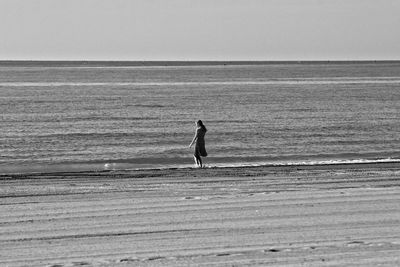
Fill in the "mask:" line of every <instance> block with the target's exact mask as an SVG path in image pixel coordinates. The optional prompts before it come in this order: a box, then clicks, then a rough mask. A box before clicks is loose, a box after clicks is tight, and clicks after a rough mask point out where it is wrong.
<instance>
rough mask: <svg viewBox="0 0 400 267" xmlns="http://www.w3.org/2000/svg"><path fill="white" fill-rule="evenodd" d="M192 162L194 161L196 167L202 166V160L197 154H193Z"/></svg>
mask: <svg viewBox="0 0 400 267" xmlns="http://www.w3.org/2000/svg"><path fill="white" fill-rule="evenodd" d="M194 162H195V163H196V165H197V167H202V162H201V158H200V156H199V155H194Z"/></svg>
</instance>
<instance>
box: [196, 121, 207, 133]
mask: <svg viewBox="0 0 400 267" xmlns="http://www.w3.org/2000/svg"><path fill="white" fill-rule="evenodd" d="M197 124H198V125H199V126H200V127H201V129H203V131H205V132H207V128H206V126H204V124H203V122H202V121H201V120H198V121H197Z"/></svg>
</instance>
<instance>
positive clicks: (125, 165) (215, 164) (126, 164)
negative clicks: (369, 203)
mask: <svg viewBox="0 0 400 267" xmlns="http://www.w3.org/2000/svg"><path fill="white" fill-rule="evenodd" d="M380 163H400V158H391V157H389V158H375V159H367V158H358V159H322V160H318V159H316V160H286V161H279V160H277V161H264V160H254V161H251V160H248V161H223V160H222V161H218V160H215V159H214V160H207V159H206V163H205V167H206V168H245V167H266V168H267V167H284V166H292V167H295V166H299V167H301V166H304V167H306V166H329V165H355V164H380ZM189 168H194V165H193V163H192V160H191V159H190V158H180V159H179V161H177V159H176V158H170V159H168V158H167V159H164V160H161V162H160V159H156V158H152V159H120V160H96V161H88V162H64V163H52V164H27V165H21V164H18V165H4V164H0V175H9V174H24V173H25V174H26V173H57V172H98V171H141V170H168V169H171V170H172V169H189Z"/></svg>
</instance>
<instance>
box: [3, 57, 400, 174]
mask: <svg viewBox="0 0 400 267" xmlns="http://www.w3.org/2000/svg"><path fill="white" fill-rule="evenodd" d="M164 65H165V64H162V63H160V65H151V66H140V65H134V64H133V65H132V66H130V65H129V64H117V63H115V64H114V65H113V64H104V65H101V64H96V65H95V66H92V65H90V64H89V65H82V64H70V65H67V66H66V65H65V64H61V63H60V64H57V63H54V62H53V63H51V64H50V63H49V64H46V63H40V64H34V63H26V64H24V63H19V64H1V63H0V111H1V116H2V120H1V124H0V131H1V135H0V151H1V154H0V173H9V172H26V171H69V170H74V171H79V170H103V169H124V168H170V167H186V166H192V164H193V163H192V161H193V160H192V151H191V150H190V149H189V148H188V145H189V143H190V141H191V139H192V138H193V134H194V122H195V121H196V120H198V119H202V120H203V122H204V124H205V125H206V127H207V128H208V132H207V135H206V147H207V151H208V153H209V157H208V158H207V159H206V160H205V161H206V164H207V165H208V166H244V165H259V164H267V165H268V164H272V165H274V164H325V163H339V162H344V163H346V162H379V161H400V134H399V133H400V124H399V121H400V120H399V119H400V63H399V62H386V63H385V62H380V63H372V62H358V63H354V62H352V63H348V64H346V63H332V62H331V63H309V64H304V63H303V64H300V63H285V64H282V63H281V64H250V63H249V64H247V65H234V64H227V65H218V64H211V65H199V66H196V65H190V64H189V65H187V64H186V65H185V64H180V65H176V66H174V65H169V66H164Z"/></svg>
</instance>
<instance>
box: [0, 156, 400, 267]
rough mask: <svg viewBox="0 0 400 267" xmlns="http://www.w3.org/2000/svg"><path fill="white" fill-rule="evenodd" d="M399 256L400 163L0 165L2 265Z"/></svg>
mask: <svg viewBox="0 0 400 267" xmlns="http://www.w3.org/2000/svg"><path fill="white" fill-rule="evenodd" d="M85 265H87V266H257V265H259V266H377V265H380V266H400V164H393V163H391V164H389V163H381V164H354V165H331V166H290V167H247V168H219V169H181V170H179V169H176V170H148V171H108V172H82V173H53V174H51V173H48V174H25V175H6V176H0V266H53V267H55V266H85Z"/></svg>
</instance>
